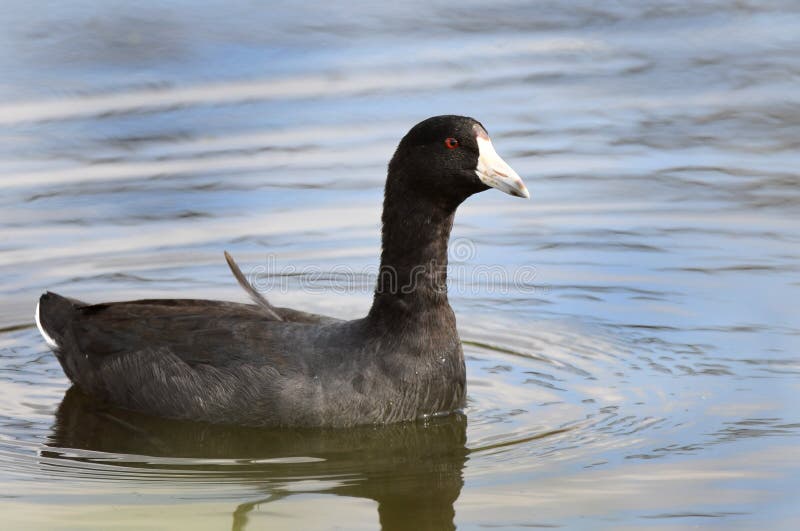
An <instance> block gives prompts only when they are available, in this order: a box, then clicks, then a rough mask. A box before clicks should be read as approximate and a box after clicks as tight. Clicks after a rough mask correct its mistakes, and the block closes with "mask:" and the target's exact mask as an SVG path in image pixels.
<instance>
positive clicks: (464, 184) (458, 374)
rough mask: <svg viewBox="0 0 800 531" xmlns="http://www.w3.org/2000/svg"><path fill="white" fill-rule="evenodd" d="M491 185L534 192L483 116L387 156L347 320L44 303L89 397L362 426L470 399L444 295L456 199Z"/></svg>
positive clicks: (170, 304)
mask: <svg viewBox="0 0 800 531" xmlns="http://www.w3.org/2000/svg"><path fill="white" fill-rule="evenodd" d="M490 186H492V187H495V188H498V189H501V190H503V191H506V192H508V193H511V194H513V195H519V196H522V197H528V192H527V190H526V189H525V186H524V185H523V184H522V181H521V180H520V179H519V177H518V176H517V175H516V173H514V171H513V170H512V169H511V168H510V167H508V165H507V164H505V162H503V161H502V159H500V157H498V156H497V154H496V153H495V152H494V149H493V148H492V146H491V142H490V141H489V137H488V134H487V133H486V131H485V129H484V128H483V126H481V124H480V123H478V122H477V121H475V120H473V119H471V118H465V117H459V116H438V117H434V118H429V119H427V120H425V121H423V122H421V123H419V124H417V125H416V126H414V127H413V128H412V129H411V131H409V133H408V134H407V135H406V136H405V137H404V138H403V139H402V141H401V142H400V144H399V146H398V147H397V151H396V152H395V154H394V156H393V157H392V160H391V162H390V163H389V172H388V177H387V180H386V189H385V198H384V204H383V217H382V221H383V235H382V236H383V237H382V252H381V267H380V273H379V278H378V283H377V286H376V290H375V296H374V301H373V305H372V308H371V309H370V312H369V314H368V315H367V316H366V317H364V318H362V319H356V320H354V321H341V320H338V319H334V318H331V317H325V316H321V315H314V314H309V313H304V312H299V311H296V310H291V309H288V308H277V307H274V306H272V305H271V304H270V303H269V302H267V301H266V299H265V298H264V297H263V296H261V295H260V294H258V293H257V292H255V290H253V289H252V288H250V287H249V285H247V283H246V281H244V278H243V277H242V276H241V273H240V272H238V268H237V267H236V266H235V263H233V261H232V259H229V265H231V269H232V270H233V272H234V275H235V276H237V279H238V280H239V281H240V283H241V284H242V285H243V287H245V289H246V290H247V291H248V293H249V294H250V295H251V296H252V297H253V298H254V299H255V300H256V302H257V303H258V304H257V305H248V304H238V303H232V302H222V301H206V300H189V299H186V300H140V301H131V302H115V303H106V304H86V303H84V302H81V301H78V300H74V299H68V298H65V297H62V296H61V295H57V294H55V293H49V292H48V293H45V294H44V295H42V297H41V299H40V301H39V306H38V307H37V311H36V319H37V324H38V326H39V328H40V330H41V332H42V335H43V336H44V337H45V339H46V340H47V341H48V344H50V345H51V347H53V349H54V351H55V354H56V357H57V358H58V360H59V362H60V363H61V366H62V367H63V369H64V372H65V373H66V374H67V376H68V377H69V378H70V380H72V382H74V383H75V384H76V385H77V386H78V387H80V388H81V389H82V390H83V391H84V392H86V393H87V394H89V395H91V396H93V397H96V398H98V399H101V400H104V401H107V402H109V403H112V404H114V405H117V406H120V407H123V408H128V409H132V410H136V411H141V412H145V413H151V414H155V415H160V416H163V417H171V418H180V419H191V420H201V421H208V422H215V423H230V424H241V425H251V426H352V425H356V424H369V423H389V422H397V421H403V420H412V419H415V418H418V417H421V416H424V415H432V414H439V413H449V412H452V411H454V410H458V409H459V408H461V407H463V406H464V400H465V369H464V358H463V353H462V351H461V343H460V341H459V338H458V332H457V331H456V320H455V315H454V314H453V310H452V309H451V308H450V305H449V304H448V301H447V287H446V266H447V244H448V238H449V235H450V229H451V228H452V225H453V216H454V215H455V210H456V208H457V207H458V205H459V204H461V202H463V201H464V200H465V199H466V198H467V197H469V196H470V195H472V194H474V193H477V192H480V191H483V190H486V189H488V188H489V187H490Z"/></svg>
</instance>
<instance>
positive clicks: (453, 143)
mask: <svg viewBox="0 0 800 531" xmlns="http://www.w3.org/2000/svg"><path fill="white" fill-rule="evenodd" d="M444 145H445V146H446V147H447V149H455V148H457V147H458V140H456V139H455V138H447V139H445V141H444Z"/></svg>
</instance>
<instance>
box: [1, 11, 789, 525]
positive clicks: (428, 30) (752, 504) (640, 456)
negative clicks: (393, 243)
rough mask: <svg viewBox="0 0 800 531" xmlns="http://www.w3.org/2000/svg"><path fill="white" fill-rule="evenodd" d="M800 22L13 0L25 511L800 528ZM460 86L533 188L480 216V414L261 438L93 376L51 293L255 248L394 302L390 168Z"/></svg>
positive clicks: (200, 278)
mask: <svg viewBox="0 0 800 531" xmlns="http://www.w3.org/2000/svg"><path fill="white" fill-rule="evenodd" d="M606 4H608V5H606ZM798 27H800V10H798V5H797V3H796V2H788V1H787V2H779V1H778V2H758V3H756V2H738V3H735V4H731V3H729V2H712V1H708V2H686V3H681V2H663V1H661V2H615V3H605V4H603V3H601V4H597V3H592V2H571V3H568V4H566V3H565V4H564V5H561V4H560V3H555V2H552V3H551V2H543V3H536V4H529V3H525V2H513V1H510V2H502V3H497V4H493V5H492V6H491V8H489V7H488V6H487V4H486V3H485V2H472V1H467V2H460V3H453V2H434V3H431V2H419V3H411V4H409V3H403V4H402V5H401V4H397V5H388V4H372V3H363V4H353V5H351V6H349V7H348V8H347V9H346V10H345V9H343V8H339V7H335V6H332V5H329V4H328V3H319V2H312V3H306V4H304V5H303V8H302V10H301V9H300V8H299V7H297V5H295V4H293V3H285V4H284V3H279V4H276V5H272V6H269V7H265V6H261V7H259V6H256V5H252V4H251V3H249V2H226V3H224V4H222V3H219V4H215V3H212V2H178V1H176V2H170V3H168V4H161V5H158V6H156V5H143V4H142V3H139V4H137V5H134V4H131V3H123V2H108V3H104V4H103V5H102V6H99V5H97V4H96V3H90V2H86V3H81V2H75V3H72V5H70V6H67V5H66V4H63V3H51V4H46V5H45V4H41V3H37V4H36V5H34V4H31V3H28V2H16V1H7V2H5V3H4V9H3V15H2V19H0V72H2V75H0V78H1V79H2V81H0V95H1V96H2V104H0V187H1V188H2V194H0V227H2V229H0V230H2V232H1V233H0V234H2V239H1V240H0V293H2V302H0V506H1V507H2V514H3V520H4V525H5V526H7V527H8V528H14V529H20V528H26V529H31V528H40V529H55V528H73V529H75V528H80V529H84V528H97V529H108V528H110V527H114V528H124V527H126V526H127V527H128V528H131V529H140V528H145V527H147V528H163V529H176V528H193V529H220V528H226V527H232V528H233V529H258V528H264V527H269V528H270V529H273V528H278V529H281V528H283V529H314V528H328V527H332V526H339V527H341V528H346V529H351V528H352V529H359V528H367V529H375V528H377V527H379V526H380V525H382V526H383V527H385V528H387V529H392V528H397V529H405V528H418V529H425V528H428V529H446V528H448V527H450V526H453V525H456V526H458V527H459V528H461V529H477V528H527V527H537V526H541V527H567V528H599V529H602V528H605V529H630V528H637V529H641V528H645V529H650V528H653V529H676V528H684V527H693V526H694V527H697V526H700V527H703V528H725V529H729V528H742V529H753V528H759V527H762V528H768V529H796V528H798V527H800V509H798V503H797V502H798V501H800V497H799V496H798V492H800V479H798V478H800V474H798V472H800V467H799V466H798V463H800V446H798V435H799V434H800V413H798V409H797V406H796V397H797V396H798V390H799V389H800V385H799V384H800V378H799V377H800V355H799V354H800V321H799V320H798V312H797V300H798V298H800V280H799V279H800V277H799V276H798V270H800V224H798V221H797V220H798V219H800V186H798V185H799V184H800V174H798V172H797V167H798V163H800V155H798V147H800V144H799V143H798V138H800V97H799V96H798V94H800V92H799V91H798V90H797V87H798V81H800V60H799V59H798V57H800V53H799V52H800V32H798V31H797V28H798ZM443 113H459V114H468V115H472V116H475V117H477V118H478V119H480V120H481V121H483V122H484V124H485V125H486V127H487V128H488V130H489V132H490V133H491V134H492V136H493V138H494V141H495V144H496V146H497V148H498V151H499V152H500V153H501V155H503V156H504V158H506V160H508V161H509V162H510V163H511V164H512V166H513V167H514V168H515V169H516V170H517V171H518V172H519V173H520V174H521V175H522V176H523V177H524V178H525V179H526V182H527V184H528V187H529V189H530V190H531V193H532V199H531V201H527V202H526V201H521V200H518V199H514V198H511V197H508V196H504V195H502V194H500V193H498V192H494V191H490V192H487V193H485V194H481V195H479V196H477V197H475V198H472V199H470V200H469V201H468V202H467V203H466V204H465V205H464V206H463V207H462V208H461V209H460V210H459V214H458V216H457V222H456V227H455V229H454V234H453V236H454V238H456V240H454V246H453V248H452V249H451V250H452V251H453V252H452V255H453V257H452V264H451V265H452V269H451V303H452V305H453V306H454V308H455V310H456V313H457V315H458V319H459V327H460V329H461V335H462V339H463V341H464V350H465V354H466V356H467V369H468V386H469V389H468V394H469V404H468V407H467V410H466V411H465V417H460V416H457V417H449V418H441V419H431V420H430V421H428V422H427V423H420V424H418V425H402V426H392V427H387V428H375V427H370V428H363V429H358V430H346V431H344V432H336V431H295V430H284V431H262V430H245V429H235V428H224V427H213V426H204V425H195V424H190V423H176V422H167V421H162V420H159V419H152V418H148V417H143V416H139V415H135V414H131V413H126V412H122V411H116V410H111V409H107V408H103V407H101V406H98V405H97V404H93V403H91V402H90V401H87V400H86V399H85V397H82V396H81V395H80V394H77V393H75V392H69V393H67V389H68V387H69V384H68V381H67V380H66V378H65V377H64V375H63V373H62V372H61V370H60V368H59V366H58V364H57V362H56V361H55V359H54V358H53V356H52V355H51V354H50V353H49V351H48V349H47V348H46V346H45V344H44V342H43V341H42V340H41V338H40V337H39V335H38V333H37V332H36V330H35V328H34V326H33V316H32V314H33V309H34V306H35V300H36V298H37V297H38V295H39V293H40V292H42V291H43V290H45V289H51V290H54V291H58V292H60V293H63V294H66V295H71V296H76V297H81V298H83V299H86V300H89V301H97V302H99V301H104V300H117V299H126V298H142V297H181V296H191V297H205V298H220V299H231V300H240V301H241V300H244V294H243V293H242V292H241V291H240V290H239V288H238V287H237V286H236V285H235V282H234V281H233V279H232V277H231V276H230V274H229V272H228V271H227V268H226V266H225V264H224V261H223V258H222V250H223V249H227V250H229V251H230V252H232V254H233V255H234V256H235V257H237V259H238V260H239V262H240V263H241V264H242V266H243V268H244V269H245V270H246V271H250V272H260V273H261V275H260V276H259V279H260V280H263V281H264V282H265V285H264V287H269V288H270V296H271V297H272V299H273V300H274V301H275V302H276V303H278V304H281V305H291V306H294V307H298V308H301V309H304V310H307V311H312V312H321V313H328V314H333V315H337V316H341V317H356V316H359V315H361V314H363V313H364V312H365V311H366V310H367V308H368V305H369V302H370V297H369V292H370V289H371V287H372V279H371V276H370V275H371V273H374V271H375V268H376V266H377V256H378V248H379V233H378V230H379V226H378V219H379V213H380V212H379V206H380V200H381V192H382V190H381V187H382V184H383V179H384V177H385V165H386V162H387V160H388V158H389V157H390V155H391V153H392V150H393V148H394V146H395V145H396V143H397V141H398V140H399V138H400V137H401V136H402V134H404V132H405V131H406V130H407V129H408V127H409V126H410V125H412V124H413V123H415V122H417V121H419V120H420V119H422V118H425V117H427V116H430V115H434V114H443ZM292 268H294V269H292ZM487 271H490V272H494V273H492V274H494V276H491V277H488V276H486V275H487V273H486V272H487ZM498 271H499V274H498ZM354 273H355V274H354ZM515 274H518V276H516V277H515V276H514V275H515ZM487 279H490V281H489V280H487Z"/></svg>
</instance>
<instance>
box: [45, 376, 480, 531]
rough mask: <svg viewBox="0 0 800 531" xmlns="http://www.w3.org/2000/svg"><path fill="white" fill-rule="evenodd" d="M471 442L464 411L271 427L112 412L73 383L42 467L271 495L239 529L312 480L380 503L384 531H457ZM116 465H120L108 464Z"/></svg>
mask: <svg viewBox="0 0 800 531" xmlns="http://www.w3.org/2000/svg"><path fill="white" fill-rule="evenodd" d="M465 442H466V419H465V418H464V417H463V416H462V415H456V416H452V417H448V418H443V419H432V420H430V421H429V422H426V423H419V424H402V425H396V426H386V427H365V428H357V429H352V430H263V429H252V428H235V427H225V426H214V425H208V424H197V423H190V422H171V421H167V420H161V419H157V418H152V417H147V416H145V415H139V414H135V413H130V412H125V411H120V410H104V409H102V408H100V407H98V406H97V405H96V404H93V403H92V401H91V400H89V399H88V398H87V397H85V396H84V395H83V394H81V393H80V392H79V391H77V390H75V389H74V388H73V389H70V390H69V391H68V392H67V393H66V395H65V397H64V400H63V401H62V402H61V405H60V406H59V408H58V411H57V412H56V416H55V425H54V426H53V433H52V434H51V435H50V437H49V438H48V442H47V446H49V447H51V448H50V449H47V450H43V451H42V452H41V453H40V455H41V457H42V463H41V466H42V467H44V468H45V469H51V471H52V473H53V474H60V475H68V474H74V475H77V476H82V475H86V474H90V475H92V476H94V477H105V478H107V479H110V480H113V479H120V480H128V481H134V482H136V481H145V482H146V481H161V480H164V479H165V478H170V479H171V480H173V481H181V482H190V483H192V482H199V483H219V484H231V483H233V484H236V483H242V484H246V485H248V486H249V487H250V489H251V490H256V491H260V492H261V493H262V494H261V496H262V497H261V498H260V499H253V500H250V501H247V502H243V503H241V504H239V505H238V506H237V507H236V509H235V510H234V512H233V515H232V518H233V529H244V528H245V527H246V524H247V521H248V514H249V513H250V512H251V511H252V510H253V509H254V508H255V507H260V508H262V509H263V508H265V507H266V508H268V505H267V504H269V503H271V502H275V501H279V500H281V499H282V498H284V497H286V496H288V495H290V494H292V493H293V492H297V491H298V487H297V485H303V484H304V483H305V485H303V486H302V487H301V489H300V490H302V491H305V492H313V491H315V490H322V491H325V492H328V493H332V494H336V495H339V496H348V497H358V498H369V499H372V500H375V501H376V502H377V503H378V514H379V516H380V523H381V526H382V528H384V529H408V528H409V527H413V528H414V529H454V528H455V527H454V525H453V515H454V512H453V502H454V501H455V500H456V498H458V495H459V493H460V491H461V486H462V484H463V479H462V468H463V466H464V462H465V461H466V454H467V450H466V448H465ZM82 450H83V451H82ZM137 456H138V457H137ZM145 456H146V457H145ZM64 459H66V460H72V461H76V462H78V463H80V466H78V467H66V466H64V465H63V464H62V463H61V462H60V461H59V460H64ZM109 464H110V465H113V466H114V470H113V472H111V471H107V470H105V469H104V467H103V465H109ZM123 467H129V471H128V472H126V471H125V468H123ZM315 482H316V483H318V484H317V485H316V486H315V485H314V483H315ZM421 485H424V488H420V486H421Z"/></svg>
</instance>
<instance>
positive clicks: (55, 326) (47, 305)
mask: <svg viewBox="0 0 800 531" xmlns="http://www.w3.org/2000/svg"><path fill="white" fill-rule="evenodd" d="M80 304H82V303H81V302H80V301H76V300H74V299H68V298H66V297H62V296H61V295H59V294H57V293H52V292H49V291H48V292H46V293H45V294H44V295H42V296H41V297H40V298H39V303H38V304H37V305H36V326H37V328H39V333H40V334H42V337H43V338H44V340H45V341H46V342H47V344H48V345H49V346H50V348H53V349H58V348H60V345H61V343H62V340H63V337H64V333H65V331H66V329H67V325H68V324H69V322H70V321H71V320H72V315H73V313H74V311H75V307H76V306H78V305H80Z"/></svg>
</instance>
